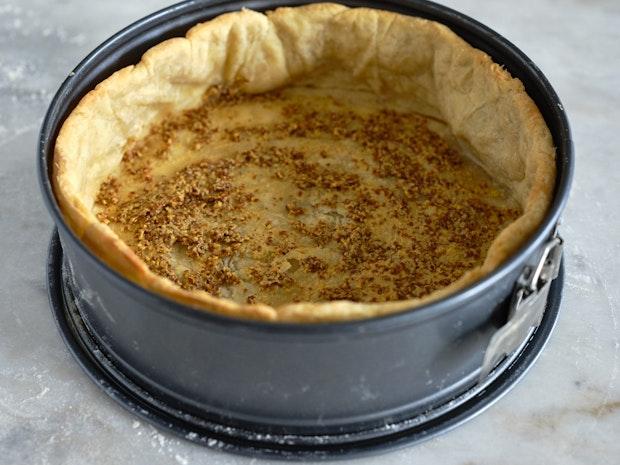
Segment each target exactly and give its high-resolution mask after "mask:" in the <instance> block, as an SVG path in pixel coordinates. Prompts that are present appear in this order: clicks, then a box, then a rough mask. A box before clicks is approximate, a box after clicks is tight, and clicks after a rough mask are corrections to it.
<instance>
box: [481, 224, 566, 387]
mask: <svg viewBox="0 0 620 465" xmlns="http://www.w3.org/2000/svg"><path fill="white" fill-rule="evenodd" d="M563 243H564V241H563V240H562V238H561V237H560V236H559V235H558V233H557V229H556V231H555V232H554V234H553V236H552V237H551V239H549V241H548V242H547V244H546V245H545V248H544V249H543V251H542V255H541V257H540V260H539V261H538V264H537V265H536V266H535V267H534V268H532V267H526V268H525V270H523V273H522V274H521V276H520V278H519V279H518V281H517V286H516V288H515V291H514V294H513V296H512V300H511V303H510V310H509V313H508V321H507V322H506V324H505V325H504V326H502V327H501V328H500V329H499V330H497V332H496V333H495V334H494V335H493V337H492V338H491V341H490V342H489V345H488V347H487V350H486V352H485V354H484V361H483V362H482V368H481V371H480V377H479V381H482V380H484V379H485V378H486V377H487V376H488V375H489V373H490V372H491V371H492V370H493V369H494V368H495V366H496V365H497V364H498V363H499V362H500V361H501V360H502V358H504V356H506V355H510V354H513V353H514V352H515V351H516V350H517V349H519V347H520V346H521V345H523V344H524V343H525V342H526V341H527V340H528V339H529V336H530V334H531V333H532V332H533V331H534V329H536V328H537V327H538V325H539V324H540V321H541V320H542V316H543V314H544V313H545V307H546V303H547V296H548V295H549V288H550V286H551V282H552V281H553V280H554V279H555V278H556V277H557V276H558V272H559V270H560V261H561V259H562V246H563Z"/></svg>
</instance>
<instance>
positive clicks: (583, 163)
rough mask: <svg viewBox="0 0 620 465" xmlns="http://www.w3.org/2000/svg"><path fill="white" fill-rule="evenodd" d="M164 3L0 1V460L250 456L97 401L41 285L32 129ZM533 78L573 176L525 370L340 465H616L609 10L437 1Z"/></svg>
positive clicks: (617, 209)
mask: <svg viewBox="0 0 620 465" xmlns="http://www.w3.org/2000/svg"><path fill="white" fill-rule="evenodd" d="M165 3H166V2H164V1H163V0H141V1H131V2H130V1H121V0H108V1H106V2H86V1H85V0H83V1H79V0H62V1H55V2H52V1H50V0H19V1H18V0H8V1H7V0H5V1H3V2H0V37H1V39H0V108H2V111H1V112H0V237H2V240H1V241H0V257H2V258H1V260H0V280H1V281H0V282H1V285H0V463H1V464H3V465H13V464H15V465H18V464H19V465H22V464H52V465H55V464H67V465H77V464H80V465H81V464H107V463H132V464H136V465H142V464H144V465H160V464H180V465H190V464H207V463H208V464H213V463H217V464H231V465H232V464H239V465H246V464H257V465H258V464H262V463H266V462H263V461H262V460H257V459H248V458H243V457H238V456H233V455H228V454H223V453H220V452H216V451H212V450H208V449H205V448H202V447H199V446H196V445H193V444H191V443H189V442H185V441H182V440H179V439H177V438H176V437H173V436H171V435H169V434H167V433H165V432H162V431H158V430H156V429H155V428H153V427H152V426H150V425H148V424H145V423H144V422H142V421H140V420H138V419H136V418H134V417H132V416H131V415H130V414H128V413H126V412H125V411H124V410H123V409H122V408H121V407H119V406H118V405H116V404H115V403H114V402H113V401H112V400H110V399H108V398H107V397H106V396H105V395H104V394H103V393H102V392H101V391H100V390H99V388H97V387H96V386H95V385H94V384H93V383H92V382H91V381H90V380H89V379H88V378H87V377H86V375H85V374H84V373H82V371H81V370H80V368H79V367H78V365H77V364H76V363H75V362H74V361H73V359H72V358H71V356H70V355H69V353H68V351H67V350H66V348H65V346H64V345H63V343H62V341H61V339H60V336H59V334H58V332H57V331H56V328H55V326H54V322H53V320H52V316H51V312H50V310H49V307H48V303H47V296H46V290H45V266H44V264H45V257H46V248H47V245H48V242H49V238H50V233H51V230H52V222H51V220H50V218H49V216H48V214H47V212H46V211H45V208H44V207H43V203H42V200H41V197H40V195H39V191H38V185H37V181H36V176H35V163H34V161H35V147H36V142H37V131H38V128H39V125H40V122H41V119H42V116H43V114H44V111H45V109H46V107H47V105H48V103H49V101H50V99H51V97H52V95H53V93H54V92H55V90H56V89H57V87H58V85H59V84H60V82H61V81H62V80H63V79H64V77H65V76H66V74H67V73H68V71H69V70H70V69H72V67H73V66H74V65H75V64H77V62H78V61H79V60H80V59H81V58H82V57H84V56H85V55H86V54H87V53H88V52H89V51H90V50H91V49H92V48H93V47H94V46H96V45H97V44H99V43H100V42H101V41H103V40H104V39H105V38H107V37H108V36H110V35H111V34H112V33H114V32H116V31H117V30H118V29H120V28H121V27H123V26H125V25H127V24H129V23H130V22H132V21H133V20H136V19H138V18H140V17H142V16H144V15H145V14H147V13H150V12H152V11H154V10H156V9H159V8H161V7H163V6H165ZM444 3H447V4H449V5H450V6H452V7H454V8H457V9H459V10H461V11H463V12H464V13H466V14H469V15H470V16H473V17H474V18H476V19H478V20H480V21H482V22H483V23H485V24H487V25H489V26H491V27H492V28H494V29H495V30H497V31H498V32H500V33H501V34H503V35H504V36H505V37H507V38H508V39H509V40H511V41H512V42H514V43H515V44H517V46H518V47H520V48H521V49H522V50H523V51H525V53H527V54H528V55H529V56H530V57H531V58H532V59H533V60H534V62H536V63H537V64H538V65H539V66H540V68H541V69H542V70H543V72H545V73H546V75H547V76H548V78H549V80H550V81H551V83H552V84H553V85H554V87H555V89H556V90H557V92H558V94H559V95H560V96H561V98H562V100H563V103H564V106H565V107H566V109H567V111H568V114H569V117H570V119H571V122H572V128H573V131H574V134H573V135H574V140H575V146H576V153H577V172H576V178H575V182H574V186H573V190H572V195H571V200H570V203H569V206H568V208H567V210H566V213H565V215H564V224H563V226H562V230H561V231H562V234H563V236H564V238H565V240H566V248H565V254H566V255H565V256H566V272H567V274H566V284H565V289H564V299H563V303H562V310H561V314H560V318H559V322H558V324H557V327H556V329H555V332H554V333H553V335H552V337H551V339H550V341H549V344H548V346H547V348H546V349H545V351H544V352H543V353H542V355H541V357H540V359H539V360H538V362H537V363H536V365H535V366H534V367H533V368H532V370H531V371H530V372H529V374H528V375H527V376H526V377H525V378H524V379H523V380H522V381H521V382H520V383H519V384H518V385H517V386H516V387H515V388H514V389H513V390H512V391H511V392H510V393H509V394H508V395H506V396H505V397H504V398H503V399H501V400H500V401H499V402H498V403H496V404H495V405H494V406H493V407H491V408H490V409H489V410H487V411H486V412H485V413H483V414H482V415H480V416H478V417H477V418H475V419H474V420H472V421H470V422H468V423H467V424H465V425H463V426H461V427H459V428H457V429H455V430H453V431H451V432H449V433H447V434H444V435H442V436H440V437H438V438H436V439H433V440H430V441H427V442H425V443H422V444H420V445H418V446H415V447H410V448H407V449H403V450H400V451H397V452H392V453H388V454H384V455H381V456H377V457H371V458H365V459H359V460H356V461H354V463H355V464H359V465H362V464H364V465H366V464H382V465H389V464H405V463H407V464H408V463H416V464H437V463H441V464H446V465H452V464H454V465H466V464H502V465H517V464H532V463H544V464H562V465H571V464H610V465H612V464H618V463H620V440H619V439H620V378H619V376H618V372H619V370H620V360H619V359H620V310H619V309H620V286H619V284H620V267H619V266H618V257H620V165H619V163H620V162H619V161H618V154H617V151H618V147H620V130H619V128H618V122H617V118H618V116H617V115H618V113H617V111H618V110H617V109H618V108H620V3H619V2H618V1H617V0H597V1H588V2H586V1H583V0H567V1H562V2H559V1H558V0H544V1H542V0H521V1H519V2H507V1H493V2H491V1H484V0H462V1H456V0H450V1H445V2H444Z"/></svg>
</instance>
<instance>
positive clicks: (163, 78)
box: [53, 4, 555, 322]
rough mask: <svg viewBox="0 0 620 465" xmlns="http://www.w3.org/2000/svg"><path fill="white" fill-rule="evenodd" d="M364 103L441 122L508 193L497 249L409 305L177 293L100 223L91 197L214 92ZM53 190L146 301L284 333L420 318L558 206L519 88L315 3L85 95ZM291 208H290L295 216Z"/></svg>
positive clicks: (436, 35)
mask: <svg viewBox="0 0 620 465" xmlns="http://www.w3.org/2000/svg"><path fill="white" fill-rule="evenodd" d="M293 88H300V89H313V92H324V93H325V94H330V93H334V92H335V93H337V94H343V95H344V94H346V95H352V94H356V93H357V94H360V95H368V96H369V98H374V99H379V100H381V101H384V102H386V106H388V107H390V108H395V109H396V110H397V111H400V112H404V113H407V114H414V113H415V114H418V115H422V116H423V117H424V118H427V119H428V120H429V121H437V122H438V125H437V128H435V129H436V130H437V131H439V132H441V133H442V136H443V137H444V139H445V140H446V141H448V142H449V144H450V145H451V146H452V148H453V149H454V150H458V151H459V152H460V153H461V154H463V156H465V157H467V159H469V160H470V161H472V162H474V163H476V164H477V165H478V166H479V167H480V168H481V169H483V170H484V172H486V174H487V175H488V176H489V177H490V178H491V179H492V180H493V181H494V182H495V183H496V184H497V185H499V186H502V188H503V189H505V190H506V192H508V194H509V196H510V198H511V199H512V201H514V202H515V204H516V205H518V207H519V212H520V215H519V216H518V218H516V219H514V221H511V222H510V223H509V224H507V225H505V227H503V229H501V231H500V232H499V233H498V234H497V236H496V237H495V238H494V239H493V240H492V242H491V244H490V246H489V247H488V250H487V251H486V254H485V256H484V257H483V260H482V261H481V263H480V264H479V265H477V266H474V267H472V268H470V269H468V270H466V271H465V272H464V273H463V274H462V275H461V276H460V277H459V278H458V279H456V280H455V281H453V282H452V283H450V284H448V285H446V286H443V287H441V288H440V289H435V290H433V291H432V292H430V293H428V294H425V295H420V296H416V297H414V298H407V299H397V300H389V301H384V302H360V301H354V300H349V299H337V300H329V299H327V300H325V301H306V302H283V303H277V304H273V305H269V304H265V303H260V302H251V301H250V302H248V301H240V300H238V299H233V298H227V297H217V296H215V295H214V293H210V292H207V291H205V290H199V289H187V288H183V287H182V286H181V285H179V283H177V282H174V281H173V280H171V279H168V278H166V277H164V276H162V275H161V274H157V273H155V272H153V270H152V269H151V268H150V267H149V266H148V265H147V263H145V261H144V260H143V259H142V258H140V256H139V255H138V254H136V252H135V251H134V250H133V249H132V248H131V247H130V246H129V245H128V243H127V242H126V241H125V240H123V239H122V238H121V237H120V236H119V234H117V232H115V231H114V230H113V229H112V228H111V227H110V225H108V224H106V223H105V221H102V220H101V216H100V215H99V217H98V211H99V210H100V205H99V206H98V202H97V198H98V195H99V193H100V191H101V189H102V186H104V187H105V183H106V182H109V179H110V176H111V175H112V174H113V173H115V172H116V171H118V169H119V167H120V166H121V164H122V162H123V157H124V156H125V154H126V152H127V147H128V144H130V143H131V141H139V140H142V139H144V138H145V137H147V136H148V134H149V132H150V131H152V129H153V127H155V126H157V125H161V124H162V122H165V121H166V119H167V118H170V117H171V115H178V114H181V113H183V112H186V111H188V110H189V111H191V110H192V109H196V108H198V107H200V105H202V103H203V102H204V95H205V94H208V92H209V90H210V89H238V91H239V92H241V93H242V94H249V95H255V94H265V95H266V94H268V93H270V92H279V91H281V90H282V89H285V90H286V89H293ZM53 183H54V191H55V195H56V197H57V199H58V201H59V204H60V207H61V209H62V211H63V213H64V215H65V217H66V219H67V221H68V223H69V224H70V226H71V227H72V229H73V231H74V232H75V233H76V234H77V236H78V237H79V238H80V239H81V240H82V241H83V242H84V243H85V244H86V245H87V246H89V247H90V248H91V249H92V250H93V251H94V252H95V253H96V254H97V255H98V256H99V257H101V258H102V259H103V260H104V261H106V262H107V263H108V264H109V265H110V266H111V267H113V268H114V269H116V270H117V271H119V272H120V273H122V274H123V275H124V276H126V277H127V278H129V279H131V280H133V281H134V282H136V283H138V284H140V285H142V286H143V287H145V288H146V289H148V290H151V291H154V292H157V293H160V294H163V295H165V296H168V297H171V298H173V299H175V300H178V301H181V302H183V303H185V304H188V305H190V306H193V307H196V308H199V309H205V310H209V311H214V312H218V313H223V314H226V315H229V316H235V317H241V318H252V319H261V320H269V321H280V322H325V321H343V320H353V319H361V318H370V317H376V316H381V315H386V314H390V313H394V312H398V311H403V310H406V309H410V308H413V307H415V306H418V305H420V304H423V303H426V302H430V301H433V300H436V299H438V298H441V297H443V296H446V295H448V294H450V293H452V292H454V291H456V290H458V289H461V288H463V287H465V286H467V285H469V284H471V283H473V282H475V281H476V280H478V279H480V278H482V277H483V276H485V275H486V274H488V273H489V272H490V271H492V270H493V269H495V268H496V267H497V266H498V265H500V264H501V263H502V262H503V261H504V260H505V259H506V258H508V257H509V256H510V255H511V254H512V253H513V252H515V250H516V249H517V248H518V247H519V246H520V245H521V244H522V243H523V242H524V241H525V240H526V239H527V238H528V237H529V235H530V234H531V233H532V232H533V231H534V230H535V228H536V227H537V226H538V225H539V224H540V222H541V221H542V219H543V217H544V215H545V213H546V211H547V208H548V206H549V204H550V202H551V198H552V195H553V187H554V184H555V150H554V147H553V144H552V140H551V135H550V132H549V130H548V128H547V127H546V125H545V123H544V120H543V118H542V116H541V115H540V112H539V111H538V109H537V107H536V105H535V104H534V103H533V101H532V100H531V99H530V97H529V96H528V95H527V94H526V92H525V90H524V88H523V85H522V83H521V82H520V81H519V80H518V79H514V78H512V77H511V76H510V74H509V73H508V72H507V71H505V70H504V69H503V68H502V67H501V66H500V65H498V64H496V63H494V62H493V61H492V60H491V58H490V57H489V56H488V55H486V54H485V53H483V52H481V51H480V50H477V49H475V48H473V47H471V46H470V45H468V44H467V43H466V42H465V41H463V40H462V39H461V38H459V37H458V36H457V35H456V34H454V33H453V32H452V31H450V29H448V28H447V27H445V26H443V25H441V24H439V23H436V22H433V21H429V20H424V19H421V18H415V17H408V16H403V15H399V14H396V13H391V12H385V11H379V10H373V9H366V8H355V9H351V8H347V7H344V6H341V5H336V4H314V5H308V6H303V7H296V8H279V9H277V10H275V11H273V12H269V13H267V14H262V13H257V12H253V11H249V10H242V11H239V12H235V13H229V14H226V15H222V16H220V17H218V18H215V19H213V20H211V21H208V22H205V23H202V24H198V25H196V26H195V27H193V28H192V29H191V30H190V31H189V32H188V33H187V35H186V37H185V38H174V39H170V40H167V41H165V42H162V43H160V44H159V45H157V46H155V47H153V48H152V49H150V50H149V51H148V52H147V53H145V54H144V56H143V57H142V60H141V61H140V63H138V64H137V65H135V66H129V67H127V68H124V69H122V70H120V71H118V72H116V73H114V74H113V75H112V76H110V77H109V78H108V79H106V80H105V81H103V82H102V83H100V84H99V85H98V86H97V87H96V88H95V89H94V90H92V91H91V92H89V93H88V94H87V95H86V96H85V97H84V98H83V99H82V101H81V102H80V103H79V105H78V106H77V107H76V108H75V110H74V111H73V112H72V113H71V115H70V116H69V117H68V118H67V120H66V121H65V123H64V125H63V127H62V129H61V131H60V134H59V136H58V139H57V142H56V148H55V156H54V166H53ZM293 208H295V206H293Z"/></svg>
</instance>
